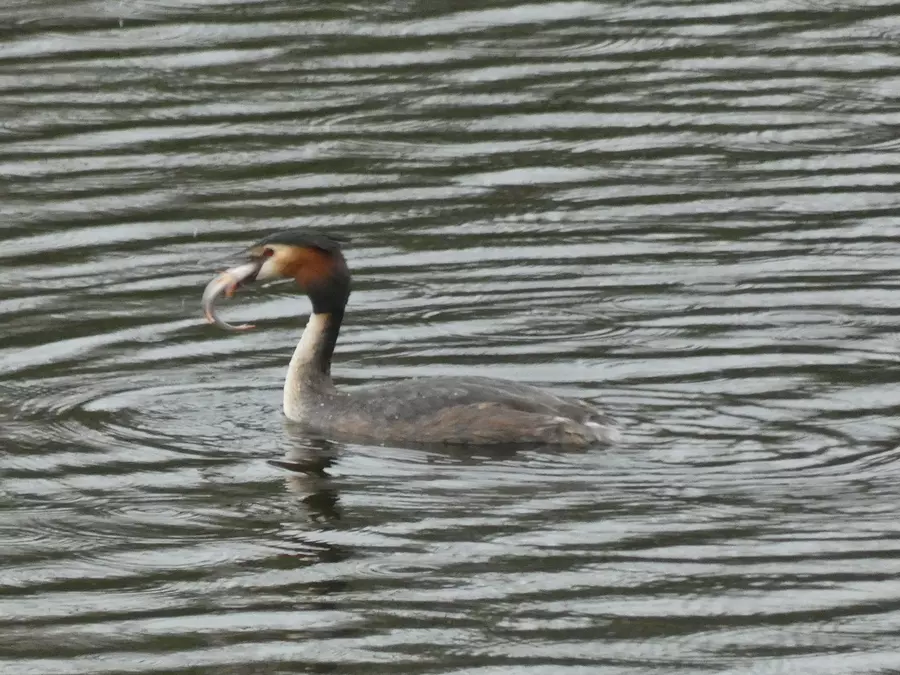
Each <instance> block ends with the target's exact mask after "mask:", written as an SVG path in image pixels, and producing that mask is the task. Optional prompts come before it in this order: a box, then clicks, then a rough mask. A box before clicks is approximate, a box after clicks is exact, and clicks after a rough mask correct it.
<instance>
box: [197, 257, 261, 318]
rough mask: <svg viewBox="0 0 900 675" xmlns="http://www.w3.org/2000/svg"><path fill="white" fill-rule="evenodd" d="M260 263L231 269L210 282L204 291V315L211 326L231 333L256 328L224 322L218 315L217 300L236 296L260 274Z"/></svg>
mask: <svg viewBox="0 0 900 675" xmlns="http://www.w3.org/2000/svg"><path fill="white" fill-rule="evenodd" d="M259 267H260V263H259V262H249V263H244V264H243V265H238V266H237V267H232V268H231V269H228V270H225V271H224V272H222V273H221V274H219V275H218V276H216V278H215V279H213V280H212V281H210V282H209V283H208V284H207V285H206V288H205V289H203V315H204V316H205V317H206V320H207V321H209V322H210V323H211V324H215V325H216V326H218V327H219V328H223V329H225V330H230V331H239V330H249V329H251V328H254V325H253V324H251V323H241V324H237V325H235V324H230V323H226V322H225V321H222V319H220V318H219V317H218V315H217V314H216V300H218V298H219V296H220V295H222V294H223V293H224V294H225V295H226V296H227V297H229V298H230V297H231V296H232V295H234V292H235V291H236V290H237V289H238V287H239V286H240V285H241V284H242V283H244V282H245V281H247V280H248V279H249V280H252V279H254V278H255V277H256V275H257V274H258V273H259Z"/></svg>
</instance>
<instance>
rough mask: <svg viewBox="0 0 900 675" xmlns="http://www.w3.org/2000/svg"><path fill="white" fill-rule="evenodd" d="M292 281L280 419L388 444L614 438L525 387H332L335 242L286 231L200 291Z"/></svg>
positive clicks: (487, 381)
mask: <svg viewBox="0 0 900 675" xmlns="http://www.w3.org/2000/svg"><path fill="white" fill-rule="evenodd" d="M274 279H294V280H295V281H296V282H297V284H298V285H299V286H300V288H301V290H302V291H303V292H304V293H305V294H306V295H307V296H308V297H309V299H310V302H311V303H312V314H311V315H310V317H309V321H308V323H307V324H306V328H305V329H304V331H303V335H302V336H301V338H300V342H299V343H298V344H297V347H296V349H295V350H294V354H293V356H292V357H291V361H290V365H289V366H288V371H287V376H286V377H285V381H284V414H285V416H286V417H287V418H288V419H290V420H292V421H295V422H299V423H301V424H303V425H305V426H306V427H307V428H309V429H310V430H311V431H315V432H317V433H320V434H322V435H324V436H328V437H331V438H335V439H338V440H359V441H367V442H375V443H390V444H403V443H413V444H431V443H438V444H453V445H526V444H544V445H554V446H563V447H587V446H591V445H595V444H597V443H613V442H615V441H616V440H618V436H619V433H618V429H617V428H616V427H615V425H614V424H613V422H612V420H611V419H610V418H609V417H607V416H606V415H604V414H602V413H600V412H599V411H597V410H596V409H595V408H593V407H592V406H590V405H588V404H587V403H585V402H583V401H579V400H576V399H572V398H567V397H562V396H557V395H555V394H552V393H549V392H546V391H544V390H542V389H539V388H537V387H534V386H532V385H528V384H522V383H518V382H512V381H508V380H498V379H491V378H486V377H422V378H415V379H412V380H406V381H401V382H395V383H390V384H383V385H375V386H367V387H362V388H359V389H354V390H352V391H343V390H340V389H337V388H336V387H335V386H334V383H333V381H332V379H331V359H332V356H333V354H334V348H335V344H336V343H337V339H338V334H339V332H340V329H341V323H342V321H343V318H344V308H345V307H346V305H347V299H348V298H349V296H350V279H351V277H350V270H349V268H348V267H347V262H346V260H345V258H344V255H343V253H342V252H341V246H340V243H339V242H338V240H336V239H333V238H331V237H328V236H325V235H321V234H313V233H309V232H304V231H300V230H290V231H286V232H280V233H277V234H274V235H272V236H270V237H266V238H265V239H262V240H261V241H259V242H257V243H256V244H254V245H253V246H252V247H251V248H250V249H249V260H248V262H246V263H244V264H243V265H238V266H237V267H233V268H231V269H229V270H226V271H225V272H222V273H221V274H220V275H218V276H217V277H216V278H214V279H213V280H212V281H211V282H210V283H209V284H208V285H207V287H206V290H205V291H204V293H203V309H204V313H205V315H206V318H207V319H208V320H209V321H210V322H211V323H215V324H216V325H218V326H220V327H222V328H226V329H230V330H243V329H246V328H250V327H252V326H248V325H241V326H231V325H230V324H227V323H225V322H223V321H221V320H220V319H219V318H218V316H217V315H216V311H215V302H216V299H217V298H218V297H219V296H220V295H222V294H223V293H225V294H227V295H231V294H232V293H234V291H235V290H237V289H238V288H239V287H240V286H242V285H244V284H247V283H250V282H253V281H269V280H274Z"/></svg>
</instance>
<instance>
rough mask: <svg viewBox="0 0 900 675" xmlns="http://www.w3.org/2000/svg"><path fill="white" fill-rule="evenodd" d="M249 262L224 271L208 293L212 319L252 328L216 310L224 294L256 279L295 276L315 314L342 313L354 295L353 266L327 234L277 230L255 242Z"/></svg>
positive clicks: (205, 297)
mask: <svg viewBox="0 0 900 675" xmlns="http://www.w3.org/2000/svg"><path fill="white" fill-rule="evenodd" d="M246 255H247V258H248V262H246V263H244V264H242V265H237V266H236V267H232V268H231V269H228V270H225V271H224V272H222V273H221V274H219V275H218V276H217V277H216V278H215V279H213V280H212V281H211V282H210V283H209V284H208V285H207V287H206V290H205V291H204V293H203V311H204V314H205V315H206V318H207V320H208V321H209V322H210V323H214V324H216V325H218V326H220V327H221V328H225V329H228V330H243V329H246V328H252V327H253V326H251V325H248V324H243V325H239V326H233V325H231V324H227V323H225V322H224V321H222V320H221V319H219V318H218V316H217V315H216V313H215V306H214V305H215V301H216V300H217V299H218V297H219V296H221V295H222V294H223V293H224V294H225V295H228V296H231V295H233V294H234V292H235V291H236V290H237V289H238V288H240V287H241V286H243V285H245V284H248V283H251V282H253V281H261V282H264V281H274V280H278V279H294V280H295V281H296V282H297V284H298V285H299V286H300V288H301V289H302V290H303V292H304V293H305V294H306V295H307V296H308V297H309V299H310V302H312V307H313V313H314V314H331V315H339V316H340V315H343V312H344V306H345V305H346V304H347V298H348V297H349V296H350V270H349V269H348V268H347V261H346V260H345V259H344V255H343V253H341V242H340V241H339V240H338V239H335V238H332V237H329V236H327V235H324V234H316V233H313V232H306V231H303V230H286V231H284V232H278V233H276V234H273V235H271V236H268V237H266V238H264V239H261V240H259V241H258V242H256V243H255V244H253V245H252V246H251V247H250V248H249V249H247V252H246Z"/></svg>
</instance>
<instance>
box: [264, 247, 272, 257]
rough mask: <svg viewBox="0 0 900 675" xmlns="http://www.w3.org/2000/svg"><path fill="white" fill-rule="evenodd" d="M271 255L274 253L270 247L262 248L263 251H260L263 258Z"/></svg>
mask: <svg viewBox="0 0 900 675" xmlns="http://www.w3.org/2000/svg"><path fill="white" fill-rule="evenodd" d="M273 255H275V251H274V250H272V249H271V248H267V249H263V252H262V257H263V258H271V257H272V256H273Z"/></svg>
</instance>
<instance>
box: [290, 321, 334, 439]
mask: <svg viewBox="0 0 900 675" xmlns="http://www.w3.org/2000/svg"><path fill="white" fill-rule="evenodd" d="M339 329H340V318H338V317H334V316H332V315H331V314H316V313H313V314H310V316H309V321H308V322H307V324H306V328H304V329H303V335H302V336H301V338H300V342H298V343H297V348H296V349H294V355H293V356H292V357H291V363H290V365H288V371H287V376H286V377H285V379H284V414H285V416H287V417H288V419H292V420H300V421H303V420H305V419H306V417H307V416H308V415H309V413H310V406H311V405H313V401H311V400H310V399H311V398H314V397H315V394H317V393H323V392H327V391H331V390H332V389H334V385H333V384H332V382H331V355H332V353H333V352H334V344H335V342H336V341H337V332H338V330H339Z"/></svg>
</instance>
